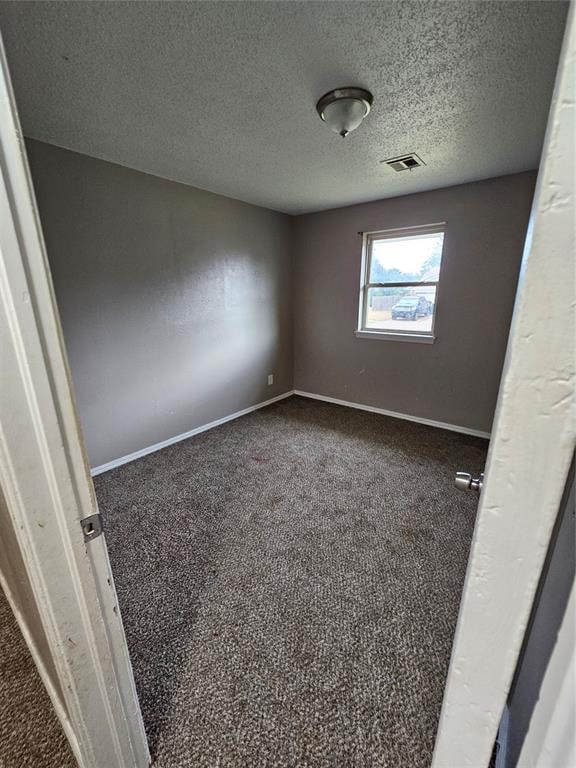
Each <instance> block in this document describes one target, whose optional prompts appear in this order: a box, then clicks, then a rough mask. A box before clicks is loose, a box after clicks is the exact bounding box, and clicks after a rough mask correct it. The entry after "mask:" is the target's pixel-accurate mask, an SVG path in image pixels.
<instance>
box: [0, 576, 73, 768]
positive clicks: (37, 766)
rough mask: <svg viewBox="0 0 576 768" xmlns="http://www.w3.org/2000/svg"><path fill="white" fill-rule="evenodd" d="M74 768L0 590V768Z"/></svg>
mask: <svg viewBox="0 0 576 768" xmlns="http://www.w3.org/2000/svg"><path fill="white" fill-rule="evenodd" d="M74 766H76V760H74V757H73V756H72V751H71V750H70V747H69V745H68V742H67V740H66V737H65V736H64V732H63V730H62V728H61V726H60V722H59V721H58V718H57V717H56V713H55V712H54V709H53V708H52V703H51V701H50V699H49V698H48V694H47V693H46V690H45V688H44V686H43V684H42V681H41V679H40V675H39V674H38V671H37V670H36V667H35V666H34V662H33V661H32V656H31V655H30V652H29V651H28V648H27V646H26V643H25V642H24V638H23V637H22V635H21V633H20V628H19V627H18V624H17V623H16V619H15V618H14V616H13V614H12V611H11V609H10V606H9V605H8V602H7V601H6V598H5V597H4V593H3V592H2V590H1V589H0V767H1V768H74Z"/></svg>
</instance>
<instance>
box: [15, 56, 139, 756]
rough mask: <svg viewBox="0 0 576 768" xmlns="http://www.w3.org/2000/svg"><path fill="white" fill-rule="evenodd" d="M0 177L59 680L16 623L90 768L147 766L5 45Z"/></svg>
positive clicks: (26, 436)
mask: <svg viewBox="0 0 576 768" xmlns="http://www.w3.org/2000/svg"><path fill="white" fill-rule="evenodd" d="M0 173H1V179H0V355H1V356H0V362H1V365H2V387H1V388H0V486H1V487H2V489H3V492H4V496H5V501H6V506H7V507H8V512H9V515H10V519H11V522H12V526H13V530H14V533H15V535H16V538H17V541H18V547H19V548H20V550H21V555H22V557H23V560H24V562H25V564H26V569H27V577H28V579H29V581H30V584H31V587H32V591H33V594H34V598H35V602H36V606H37V608H38V611H39V614H40V619H41V623H42V629H43V632H44V634H45V635H46V638H47V641H48V644H49V647H50V651H51V656H52V659H53V662H54V667H55V669H56V675H57V681H51V680H50V675H49V674H48V672H47V669H46V668H45V667H44V666H43V665H42V659H41V657H40V655H39V653H38V649H37V648H36V647H35V646H34V643H33V641H32V636H31V634H30V632H29V631H28V627H27V625H26V617H25V616H24V615H23V613H22V612H19V611H17V619H18V620H19V622H20V624H21V627H22V630H23V633H24V636H25V638H26V639H27V642H28V643H29V648H30V651H31V653H32V655H33V656H34V659H35V661H36V662H37V664H38V666H39V669H40V672H41V674H42V675H43V679H44V681H45V683H46V684H47V688H48V692H49V693H50V695H51V698H52V701H53V703H54V705H55V708H56V711H57V714H58V715H59V717H60V720H61V722H62V725H63V727H64V730H65V732H66V735H67V736H68V738H69V740H70V744H71V746H72V749H73V751H74V754H75V756H76V759H77V760H78V763H79V765H80V766H81V768H132V767H133V768H145V766H147V765H149V762H150V755H149V752H148V745H147V742H146V736H145V732H144V727H143V723H142V718H141V714H140V708H139V703H138V698H137V695H136V689H135V686H134V680H133V675H132V669H131V666H130V660H129V656H128V651H127V647H126V642H125V638H124V630H123V626H122V621H121V618H120V615H119V612H118V606H117V600H116V593H115V590H114V584H113V580H112V574H111V572H110V566H109V562H108V555H107V550H106V544H105V540H104V536H100V537H98V538H95V539H94V540H92V541H88V542H87V543H85V542H84V536H83V532H82V529H81V526H80V520H81V519H83V518H85V517H88V516H90V515H93V514H96V513H97V512H98V509H97V506H96V499H95V496H94V491H93V487H92V481H91V478H90V473H89V469H88V464H87V461H86V457H85V455H84V450H83V445H82V439H81V436H80V431H79V427H78V421H77V415H76V410H75V405H74V400H73V396H72V390H71V386H70V378H69V373H68V368H67V362H66V356H65V352H64V345H63V342H62V335H61V329H60V324H59V319H58V313H57V311H56V308H55V307H56V305H55V301H54V296H53V291H52V283H51V278H50V272H49V269H48V265H47V260H46V253H45V249H44V241H43V238H42V232H41V228H40V223H39V218H38V214H37V210H36V204H35V199H34V194H33V191H32V184H31V180H30V176H29V171H28V165H27V160H26V153H25V150H24V142H23V137H22V132H21V130H20V125H19V121H18V116H17V112H16V107H15V102H14V97H13V93H12V89H11V85H10V79H9V74H8V69H7V64H6V59H5V56H4V50H3V47H2V45H1V42H0ZM3 586H4V587H6V586H7V584H6V583H4V584H3ZM8 598H9V600H11V602H12V604H13V605H14V606H15V602H14V596H13V595H10V594H9V595H8ZM58 688H59V689H60V691H58Z"/></svg>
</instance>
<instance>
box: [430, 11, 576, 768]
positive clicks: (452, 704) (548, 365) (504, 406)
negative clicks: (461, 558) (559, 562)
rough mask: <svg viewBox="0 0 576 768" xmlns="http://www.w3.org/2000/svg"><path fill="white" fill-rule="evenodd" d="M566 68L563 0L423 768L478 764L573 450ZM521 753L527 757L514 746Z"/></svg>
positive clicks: (574, 55)
mask: <svg viewBox="0 0 576 768" xmlns="http://www.w3.org/2000/svg"><path fill="white" fill-rule="evenodd" d="M575 71H576V24H575V16H574V5H573V4H572V5H571V7H570V11H569V14H568V19H567V22H566V32H565V37H564V45H563V47H562V53H561V56H560V63H559V67H558V73H557V77H556V85H555V89H554V96H553V99H552V105H551V109H550V115H549V118H548V127H547V131H546V138H545V141H544V149H543V153H542V159H541V164H540V169H539V174H538V181H537V184H536V191H535V196H534V202H533V207H532V211H531V214H530V221H529V225H528V233H527V238H526V243H525V248H524V255H523V259H522V266H521V271H520V280H519V285H518V291H517V294H516V302H515V307H514V315H513V319H512V326H511V330H510V337H509V340H508V349H507V353H506V361H505V364H504V371H503V374H502V380H501V382H500V391H499V395H498V404H497V408H496V415H495V420H494V428H493V431H492V439H491V443H490V449H489V453H488V459H487V464H486V470H485V478H484V486H483V489H482V493H481V497H480V504H479V509H478V515H477V519H476V525H475V530H474V536H473V541H472V548H471V553H470V559H469V562H468V569H467V573H466V580H465V585H464V591H463V595H462V602H461V605H460V614H459V617H458V624H457V628H456V634H455V638H454V645H453V648H452V658H451V662H450V669H449V672H448V678H447V682H446V688H445V691H444V701H443V705H442V712H441V716H440V723H439V727H438V733H437V737H436V746H435V751H434V758H433V762H432V766H433V768H455V766H458V768H480V767H483V766H487V765H488V762H489V759H490V755H491V752H492V749H493V746H494V741H495V738H496V733H497V730H498V726H499V723H500V718H501V716H502V713H503V711H504V707H505V704H506V698H507V696H508V691H509V688H510V684H511V682H512V677H513V674H514V670H515V667H516V663H517V660H518V657H519V653H520V649H521V645H522V641H523V638H524V634H525V631H526V627H527V624H528V620H529V616H530V611H531V608H532V604H533V601H534V597H535V593H536V589H537V586H538V582H539V578H540V574H541V571H542V567H543V564H544V560H545V557H546V552H547V549H548V543H549V541H550V536H551V533H552V529H553V526H554V523H555V520H556V517H557V515H558V510H559V507H560V502H561V498H562V494H563V491H564V487H565V482H566V478H567V475H568V471H569V468H570V463H571V460H572V456H573V453H574V447H575V443H576V414H575V408H574V357H575V356H574V346H575V345H574V328H575V327H576V324H575V312H574V310H575V304H576V295H575V273H574V268H575V265H574V253H575V249H574V168H575V162H574V135H575V130H574V128H575V126H574V111H575V110H574V93H575V92H576V85H575V78H574V72H575ZM473 469H481V468H473ZM533 746H535V745H533ZM524 759H525V760H527V759H528V757H527V756H526V755H524ZM524 764H529V763H526V762H525V763H524ZM563 764H564V763H563Z"/></svg>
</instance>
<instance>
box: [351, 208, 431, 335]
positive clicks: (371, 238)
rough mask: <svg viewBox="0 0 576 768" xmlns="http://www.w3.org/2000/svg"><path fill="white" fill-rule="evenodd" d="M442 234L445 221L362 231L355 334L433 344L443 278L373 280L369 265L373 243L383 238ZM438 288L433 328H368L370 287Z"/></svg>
mask: <svg viewBox="0 0 576 768" xmlns="http://www.w3.org/2000/svg"><path fill="white" fill-rule="evenodd" d="M438 233H442V234H443V235H444V236H446V222H445V221H443V222H438V223H436V224H424V225H419V226H416V227H403V228H399V229H384V230H380V231H375V232H362V233H361V234H362V268H361V271H360V298H359V302H358V325H357V328H356V331H355V334H356V337H357V338H360V339H381V340H384V341H412V342H414V341H415V342H420V343H422V344H433V343H434V341H435V339H436V336H435V335H434V327H435V323H436V310H437V308H438V294H439V290H440V278H441V275H439V276H438V280H426V281H420V282H414V281H407V282H404V283H371V282H370V266H371V263H372V246H373V244H374V242H375V241H380V240H399V239H401V238H416V237H423V236H424V235H435V234H438ZM443 257H444V243H443V244H442V258H443ZM440 271H442V262H440ZM429 285H433V286H435V287H436V294H435V298H434V312H433V314H432V328H431V330H430V331H421V332H418V333H416V332H415V331H410V330H406V331H400V330H398V331H392V330H387V329H384V328H383V329H377V328H367V327H366V311H367V305H368V301H367V297H368V290H369V289H370V288H391V287H394V288H410V287H414V286H429Z"/></svg>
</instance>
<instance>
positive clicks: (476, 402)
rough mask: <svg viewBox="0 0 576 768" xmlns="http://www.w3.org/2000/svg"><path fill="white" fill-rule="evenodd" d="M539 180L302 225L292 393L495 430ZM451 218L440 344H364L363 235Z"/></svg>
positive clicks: (494, 183) (424, 196)
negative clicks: (359, 333) (360, 323)
mask: <svg viewBox="0 0 576 768" xmlns="http://www.w3.org/2000/svg"><path fill="white" fill-rule="evenodd" d="M535 178H536V174H535V173H534V172H526V173H521V174H516V175H512V176H504V177H501V178H497V179H490V180H488V181H482V182H477V183H474V184H465V185H462V186H458V187H450V188H447V189H441V190H436V191H433V192H423V193H420V194H417V195H410V196H405V197H398V198H394V199H389V200H381V201H378V202H374V203H366V204H363V205H356V206H351V207H348V208H341V209H337V210H331V211H325V212H322V213H314V214H309V215H306V216H300V217H298V218H297V219H296V225H295V283H294V290H295V310H294V319H295V326H294V328H295V331H294V332H295V373H294V386H295V388H296V389H300V390H304V391H307V392H314V393H317V394H322V395H328V396H331V397H336V398H341V399H344V400H350V401H353V402H357V403H363V404H366V405H372V406H376V407H379V408H386V409H389V410H392V411H398V412H401V413H406V414H410V415H413V416H419V417H422V418H428V419H434V420H437V421H443V422H446V423H449V424H454V425H458V426H463V427H468V428H471V429H479V430H486V431H488V430H490V427H491V423H492V417H493V414H494V407H495V403H496V395H497V392H498V385H499V381H500V374H501V370H502V364H503V361H504V353H505V349H506V340H507V336H508V329H509V325H510V319H511V315H512V307H513V302H514V294H515V290H516V282H517V278H518V270H519V266H520V258H521V255H522V248H523V244H524V238H525V235H526V226H527V223H528V215H529V211H530V204H531V201H532V196H533V191H534V183H535ZM439 221H446V222H447V227H446V236H445V245H444V255H443V262H442V271H441V281H440V287H439V293H438V309H437V315H436V324H435V333H436V336H437V338H436V342H435V343H434V344H431V345H428V344H414V343H407V342H397V341H382V340H372V339H357V338H356V337H355V336H354V329H355V327H356V322H357V313H358V289H359V281H360V261H361V246H362V243H361V238H360V237H359V236H358V232H359V231H370V230H379V229H387V228H393V227H407V226H415V225H418V224H430V223H434V222H439Z"/></svg>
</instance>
